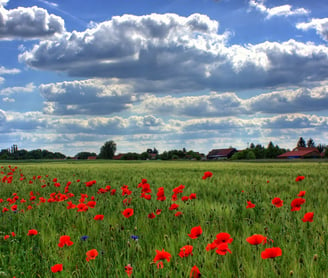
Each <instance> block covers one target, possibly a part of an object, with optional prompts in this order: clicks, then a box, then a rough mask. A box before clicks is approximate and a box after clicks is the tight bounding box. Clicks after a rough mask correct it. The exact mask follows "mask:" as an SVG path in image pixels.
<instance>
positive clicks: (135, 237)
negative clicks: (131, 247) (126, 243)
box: [131, 235, 139, 240]
mask: <svg viewBox="0 0 328 278" xmlns="http://www.w3.org/2000/svg"><path fill="white" fill-rule="evenodd" d="M131 238H132V239H133V240H138V239H139V237H138V236H136V235H132V236H131Z"/></svg>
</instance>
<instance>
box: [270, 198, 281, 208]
mask: <svg viewBox="0 0 328 278" xmlns="http://www.w3.org/2000/svg"><path fill="white" fill-rule="evenodd" d="M271 203H272V204H273V205H274V206H276V207H277V208H280V207H282V206H283V201H282V200H281V199H280V198H278V197H275V198H273V199H272V201H271Z"/></svg>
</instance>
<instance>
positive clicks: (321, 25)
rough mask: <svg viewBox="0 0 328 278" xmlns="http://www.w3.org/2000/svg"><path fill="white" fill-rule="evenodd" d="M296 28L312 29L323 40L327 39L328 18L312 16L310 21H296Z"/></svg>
mask: <svg viewBox="0 0 328 278" xmlns="http://www.w3.org/2000/svg"><path fill="white" fill-rule="evenodd" d="M296 28H297V29H301V30H304V31H307V30H309V29H314V30H316V32H317V34H318V35H319V36H320V37H321V38H322V39H323V40H325V41H328V18H312V19H311V21H310V22H302V23H298V24H297V25H296Z"/></svg>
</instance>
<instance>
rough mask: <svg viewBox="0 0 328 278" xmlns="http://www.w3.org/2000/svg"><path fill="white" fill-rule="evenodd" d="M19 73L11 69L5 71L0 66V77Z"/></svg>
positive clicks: (17, 70)
mask: <svg viewBox="0 0 328 278" xmlns="http://www.w3.org/2000/svg"><path fill="white" fill-rule="evenodd" d="M18 73H20V70H19V69H16V68H13V69H7V68H5V67H4V66H0V75H3V74H18Z"/></svg>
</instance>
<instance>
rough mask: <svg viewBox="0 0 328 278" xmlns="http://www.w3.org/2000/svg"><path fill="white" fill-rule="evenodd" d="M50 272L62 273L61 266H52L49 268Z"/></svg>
mask: <svg viewBox="0 0 328 278" xmlns="http://www.w3.org/2000/svg"><path fill="white" fill-rule="evenodd" d="M51 271H52V272H53V273H56V272H60V271H63V265H62V264H55V265H54V266H52V267H51Z"/></svg>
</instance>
